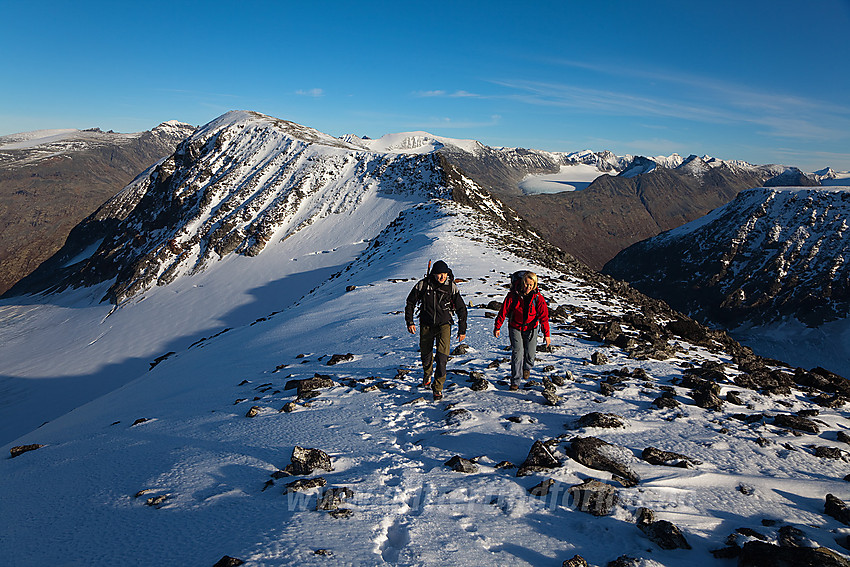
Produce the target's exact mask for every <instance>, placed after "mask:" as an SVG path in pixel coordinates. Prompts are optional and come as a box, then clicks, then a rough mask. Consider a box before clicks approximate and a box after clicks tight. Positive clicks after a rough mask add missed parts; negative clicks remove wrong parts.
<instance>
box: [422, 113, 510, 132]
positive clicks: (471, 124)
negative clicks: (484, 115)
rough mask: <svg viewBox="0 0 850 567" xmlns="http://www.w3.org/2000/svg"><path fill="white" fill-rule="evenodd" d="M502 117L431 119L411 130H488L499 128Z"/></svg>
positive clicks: (494, 115) (497, 115)
mask: <svg viewBox="0 0 850 567" xmlns="http://www.w3.org/2000/svg"><path fill="white" fill-rule="evenodd" d="M501 119H502V117H501V115H499V114H493V115H491V116H490V117H489V119H488V120H466V119H464V120H455V119H453V118H448V117H442V118H429V119H427V120H425V121H424V122H417V123H415V124H413V125H412V126H411V128H414V129H417V130H438V129H440V130H442V129H448V128H454V129H460V128H487V127H491V126H497V125H498V124H499V123H500V121H501Z"/></svg>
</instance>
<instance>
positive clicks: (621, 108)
mask: <svg viewBox="0 0 850 567" xmlns="http://www.w3.org/2000/svg"><path fill="white" fill-rule="evenodd" d="M582 67H584V68H590V66H588V65H582ZM606 71H607V72H610V69H606ZM630 73H631V74H632V75H635V76H637V75H641V76H644V77H647V78H649V77H651V78H652V79H653V80H656V81H665V80H666V81H668V82H670V83H677V84H680V85H687V86H690V87H693V88H692V90H691V92H690V93H686V94H679V95H677V96H676V98H668V97H663V96H652V95H637V94H632V93H629V92H620V91H613V90H602V89H590V88H586V87H578V86H575V85H572V84H561V83H546V82H539V81H527V80H513V81H511V80H500V81H491V82H492V83H493V84H497V85H499V86H502V87H505V88H507V89H510V90H513V91H516V93H517V94H508V95H503V97H504V98H508V99H512V100H516V101H519V102H524V103H526V104H533V105H539V106H560V107H568V108H575V109H578V110H585V111H592V112H598V113H603V114H611V115H630V116H656V117H667V118H675V119H685V120H694V121H699V122H707V123H718V124H722V123H726V124H730V123H748V124H754V125H758V126H762V127H764V128H765V130H763V131H761V132H759V133H760V134H763V135H768V136H773V137H781V138H796V139H804V140H816V139H820V140H824V139H831V140H837V139H842V138H846V136H847V132H848V130H850V107H843V106H840V105H836V104H829V103H823V102H820V101H815V100H809V99H805V98H801V97H794V96H789V95H781V94H773V93H760V92H757V91H754V90H751V89H746V88H743V87H737V86H734V85H729V84H726V83H722V82H719V81H716V80H711V79H699V78H696V77H678V76H677V77H670V76H668V75H663V74H659V73H655V74H653V73H649V72H641V71H635V70H633V71H630Z"/></svg>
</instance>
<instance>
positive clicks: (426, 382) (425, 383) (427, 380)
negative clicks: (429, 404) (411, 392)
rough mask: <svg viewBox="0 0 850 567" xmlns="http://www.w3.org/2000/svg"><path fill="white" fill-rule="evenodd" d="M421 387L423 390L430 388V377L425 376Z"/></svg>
mask: <svg viewBox="0 0 850 567" xmlns="http://www.w3.org/2000/svg"><path fill="white" fill-rule="evenodd" d="M422 387H423V388H430V387H431V377H430V376H426V377H425V378H423V379H422Z"/></svg>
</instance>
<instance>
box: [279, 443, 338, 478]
mask: <svg viewBox="0 0 850 567" xmlns="http://www.w3.org/2000/svg"><path fill="white" fill-rule="evenodd" d="M291 461H292V462H291V463H290V464H288V465H286V469H285V470H286V472H288V473H289V474H296V475H305V474H310V473H312V472H313V471H315V470H318V469H321V470H323V471H332V470H333V465H332V464H331V458H330V457H329V456H328V454H327V453H325V452H324V451H322V450H320V449H305V448H303V447H299V446H297V445H296V446H295V448H294V449H293V450H292V458H291Z"/></svg>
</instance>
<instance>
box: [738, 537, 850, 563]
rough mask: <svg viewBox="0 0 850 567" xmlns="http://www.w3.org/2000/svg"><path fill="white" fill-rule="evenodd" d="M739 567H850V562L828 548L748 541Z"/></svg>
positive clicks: (740, 556) (741, 555) (742, 551)
mask: <svg viewBox="0 0 850 567" xmlns="http://www.w3.org/2000/svg"><path fill="white" fill-rule="evenodd" d="M738 566H739V567H850V561H848V560H847V559H845V558H844V557H842V556H841V555H839V554H838V553H836V552H834V551H832V550H831V549H829V548H826V547H780V546H778V545H773V544H770V543H766V542H763V541H748V542H747V543H745V544H744V547H743V549H742V550H741V554H740V555H739V557H738Z"/></svg>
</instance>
